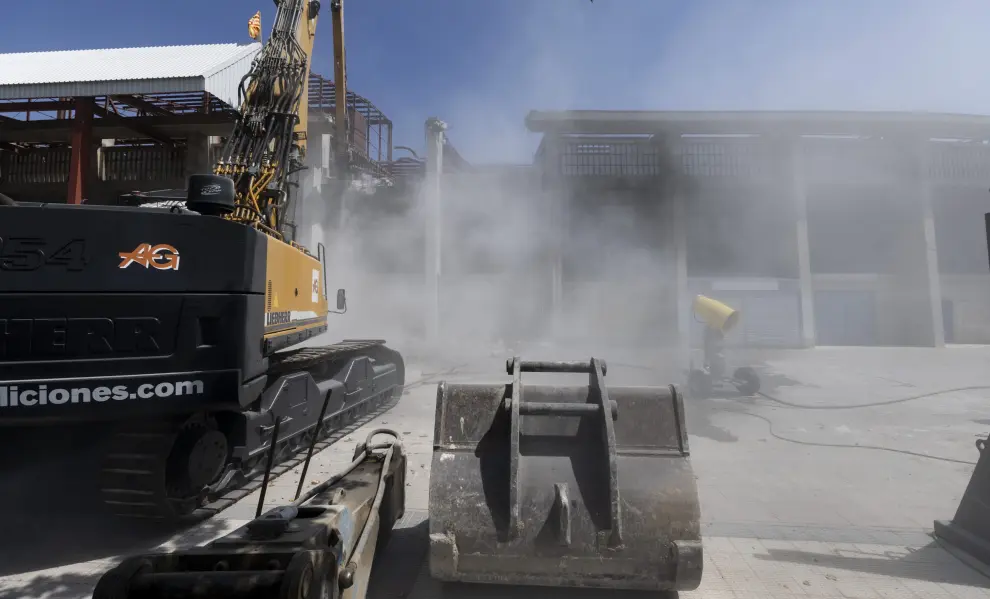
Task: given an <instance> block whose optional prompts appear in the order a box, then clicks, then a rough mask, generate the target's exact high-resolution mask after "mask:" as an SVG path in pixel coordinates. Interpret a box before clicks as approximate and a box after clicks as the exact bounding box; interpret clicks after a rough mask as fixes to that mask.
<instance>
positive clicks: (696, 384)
mask: <svg viewBox="0 0 990 599" xmlns="http://www.w3.org/2000/svg"><path fill="white" fill-rule="evenodd" d="M692 309H693V310H694V314H695V316H696V317H697V318H698V319H699V320H700V321H701V322H702V324H704V325H705V333H704V342H703V347H704V362H703V364H702V366H701V368H694V366H693V365H692V366H691V369H690V373H689V374H688V389H689V390H690V393H691V395H692V396H694V397H709V396H710V395H711V394H712V391H713V389H714V388H715V387H717V386H724V385H726V384H728V385H732V386H733V387H735V388H736V390H737V391H739V393H741V394H743V395H753V394H755V393H757V392H758V391H759V390H760V377H759V376H757V374H756V371H755V370H753V369H752V368H750V367H749V366H740V367H739V368H736V369H735V371H733V373H732V376H728V374H727V373H728V367H727V366H726V363H725V344H724V342H725V335H726V333H728V332H729V331H731V330H732V329H734V328H735V327H736V325H737V324H739V311H738V310H736V309H734V308H730V307H729V306H727V305H725V304H723V303H722V302H720V301H718V300H716V299H712V298H710V297H706V296H704V295H699V296H696V297H695V298H694V303H693V304H692Z"/></svg>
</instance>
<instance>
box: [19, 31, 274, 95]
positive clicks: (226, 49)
mask: <svg viewBox="0 0 990 599" xmlns="http://www.w3.org/2000/svg"><path fill="white" fill-rule="evenodd" d="M260 51H261V44H258V43H252V44H201V45H195V46H157V47H148V48H113V49H103V50H62V51H54V52H19V53H14V54H0V99H27V98H58V97H72V96H103V95H117V94H155V93H159V94H162V93H171V92H199V91H205V92H209V93H211V94H213V95H214V96H216V97H217V98H218V99H219V100H222V101H223V102H226V103H227V104H230V105H231V106H236V104H237V85H238V83H239V82H240V80H241V77H243V76H244V74H245V73H247V71H248V69H249V68H250V66H251V61H252V60H253V59H254V57H255V56H256V55H257V54H258V52H260Z"/></svg>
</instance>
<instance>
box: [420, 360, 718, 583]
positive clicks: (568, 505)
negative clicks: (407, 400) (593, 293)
mask: <svg viewBox="0 0 990 599" xmlns="http://www.w3.org/2000/svg"><path fill="white" fill-rule="evenodd" d="M507 370H508V372H509V374H511V375H512V382H511V383H508V384H505V383H502V384H491V385H484V384H447V383H446V382H443V383H440V385H439V387H438V389H437V404H436V421H435V428H434V432H433V465H432V472H431V476H430V550H429V561H430V572H431V574H432V575H433V577H434V578H437V579H439V580H442V581H461V582H480V583H500V584H528V585H543V586H568V587H597V588H608V589H640V590H692V589H695V588H697V587H698V585H699V584H700V583H701V571H702V546H701V533H700V505H699V502H698V490H697V485H696V483H695V479H694V473H693V471H692V469H691V462H690V459H689V457H688V455H689V453H688V437H687V429H686V428H685V424H684V404H683V401H682V399H681V396H680V395H679V394H678V393H677V390H676V388H675V387H673V386H669V387H613V388H606V386H605V373H606V365H605V362H603V361H601V360H598V359H594V358H592V359H591V360H590V361H589V362H524V361H521V360H520V359H519V358H513V359H511V360H509V362H508V364H507ZM523 372H557V373H584V374H587V375H588V384H587V385H573V386H556V385H530V384H526V385H524V384H523V381H522V373H523Z"/></svg>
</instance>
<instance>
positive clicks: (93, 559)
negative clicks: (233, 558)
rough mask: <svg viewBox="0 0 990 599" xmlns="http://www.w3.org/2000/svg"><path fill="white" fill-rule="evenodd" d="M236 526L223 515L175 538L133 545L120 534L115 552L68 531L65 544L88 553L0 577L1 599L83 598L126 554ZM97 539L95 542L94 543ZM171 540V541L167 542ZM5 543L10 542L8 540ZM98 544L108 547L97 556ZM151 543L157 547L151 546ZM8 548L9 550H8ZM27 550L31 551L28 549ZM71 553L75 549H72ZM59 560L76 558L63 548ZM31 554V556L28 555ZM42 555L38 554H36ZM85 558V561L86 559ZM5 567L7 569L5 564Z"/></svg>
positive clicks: (198, 539) (194, 540)
mask: <svg viewBox="0 0 990 599" xmlns="http://www.w3.org/2000/svg"><path fill="white" fill-rule="evenodd" d="M231 528H232V527H231V526H230V525H229V524H228V523H227V521H225V520H223V519H222V518H215V519H213V520H209V521H206V522H204V523H201V524H200V525H198V526H197V527H196V528H195V529H193V530H190V531H188V532H186V533H184V534H182V535H180V536H179V537H178V538H176V539H175V540H173V541H168V538H169V537H171V536H174V535H166V536H165V538H161V537H159V538H156V539H151V538H149V536H143V537H140V540H134V541H132V542H131V543H130V545H129V547H125V546H126V545H127V544H128V543H127V542H126V541H125V540H124V537H117V539H116V540H117V543H118V544H117V545H116V546H115V548H116V549H119V551H117V552H114V551H111V550H110V549H109V547H110V545H112V543H111V544H110V545H108V544H106V543H104V542H103V539H101V538H100V537H96V538H95V539H94V538H85V537H76V536H72V535H67V536H66V537H64V538H63V539H62V541H63V545H64V546H65V547H68V548H71V547H75V546H79V545H82V546H85V547H86V549H87V554H88V555H87V557H85V558H82V559H76V560H74V561H75V562H76V563H73V564H72V565H71V566H66V567H64V568H57V569H56V568H54V566H52V565H49V566H43V568H51V570H50V571H48V572H46V571H41V572H36V571H35V570H37V568H35V569H32V570H31V571H30V572H21V573H16V574H14V575H11V576H8V577H6V578H5V579H4V580H0V599H8V598H9V599H15V598H17V599H34V598H38V599H42V598H43V599H81V598H88V597H92V595H93V588H94V587H95V586H96V583H97V582H98V581H99V580H100V577H101V576H103V574H104V573H106V572H107V571H109V570H110V569H111V568H113V567H114V566H115V565H116V564H117V562H119V561H120V560H121V559H123V558H125V557H130V556H132V555H139V554H144V553H159V552H165V551H174V550H181V549H184V548H188V547H194V546H197V545H202V544H204V543H207V542H209V541H210V540H212V539H213V538H215V537H217V536H219V535H221V534H224V533H226V532H228V531H229V530H230V529H231ZM94 541H95V545H94ZM166 541H168V542H167V544H165V543H166ZM4 546H5V547H7V546H9V545H8V543H7V542H6V539H5V542H4ZM94 546H99V547H102V548H103V549H104V550H105V551H104V552H103V553H104V554H103V555H100V556H99V557H97V556H96V555H94V553H96V551H95V550H94ZM149 546H158V547H157V548H151V549H147V547H149ZM5 552H6V551H5ZM25 553H27V552H26V551H25ZM70 553H71V552H70ZM59 555H60V558H59V559H58V560H57V561H60V562H62V563H63V564H66V563H69V562H70V561H73V560H72V558H69V559H66V557H65V556H66V555H67V553H66V552H61V553H60V554H59ZM27 557H31V556H30V555H28V556H27ZM34 557H38V556H34ZM84 560H85V561H84ZM5 569H7V568H6V567H5Z"/></svg>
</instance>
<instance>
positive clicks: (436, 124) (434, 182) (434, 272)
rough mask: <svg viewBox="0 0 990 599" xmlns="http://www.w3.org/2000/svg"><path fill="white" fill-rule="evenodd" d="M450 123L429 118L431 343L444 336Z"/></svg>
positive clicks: (426, 196)
mask: <svg viewBox="0 0 990 599" xmlns="http://www.w3.org/2000/svg"><path fill="white" fill-rule="evenodd" d="M446 129H447V125H446V123H444V122H443V121H441V120H440V119H438V118H435V117H433V118H429V119H427V121H426V178H425V180H424V181H423V205H424V209H425V216H426V218H425V222H426V265H425V267H426V268H425V281H424V282H425V288H426V293H425V294H424V299H425V309H426V314H425V322H426V340H427V343H428V344H431V345H432V344H434V343H437V342H438V341H439V339H440V276H441V266H442V262H441V258H442V256H441V254H442V252H441V248H442V247H443V239H442V232H443V231H442V229H443V227H442V206H441V204H442V197H441V187H440V184H441V180H442V176H443V140H444V131H446Z"/></svg>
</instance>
